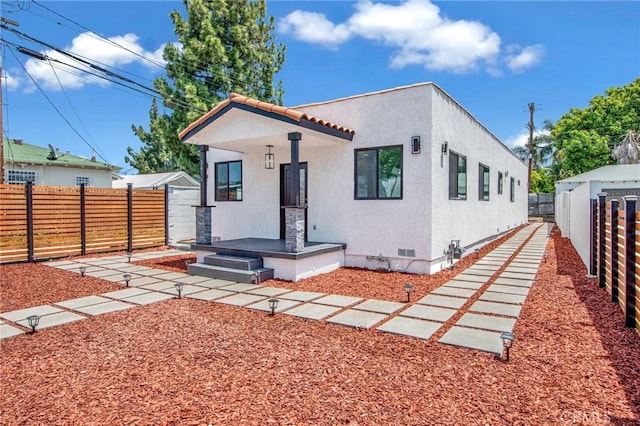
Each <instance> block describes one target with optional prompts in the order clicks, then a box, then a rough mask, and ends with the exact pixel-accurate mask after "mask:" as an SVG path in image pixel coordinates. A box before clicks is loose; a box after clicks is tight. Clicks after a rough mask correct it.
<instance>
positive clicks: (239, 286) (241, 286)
mask: <svg viewBox="0 0 640 426" xmlns="http://www.w3.org/2000/svg"><path fill="white" fill-rule="evenodd" d="M261 287H262V286H260V285H258V284H246V283H235V284H231V285H227V286H224V287H221V288H222V289H223V290H227V291H237V292H243V291H249V290H255V289H257V288H261Z"/></svg>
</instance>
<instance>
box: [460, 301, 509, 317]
mask: <svg viewBox="0 0 640 426" xmlns="http://www.w3.org/2000/svg"><path fill="white" fill-rule="evenodd" d="M521 309H522V306H520V305H509V304H506V303H496V302H486V301H483V300H478V301H477V302H476V303H474V304H473V305H471V307H470V308H469V311H471V312H480V313H484V314H496V315H504V316H507V317H514V318H517V317H518V315H520V310H521Z"/></svg>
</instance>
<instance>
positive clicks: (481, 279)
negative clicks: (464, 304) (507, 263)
mask: <svg viewBox="0 0 640 426" xmlns="http://www.w3.org/2000/svg"><path fill="white" fill-rule="evenodd" d="M491 275H493V274H491ZM491 275H490V276H491ZM455 280H456V281H470V282H473V283H486V282H487V281H489V277H487V276H479V275H471V274H467V273H466V271H465V272H463V273H462V274H458V275H456V277H455Z"/></svg>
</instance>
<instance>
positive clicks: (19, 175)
mask: <svg viewBox="0 0 640 426" xmlns="http://www.w3.org/2000/svg"><path fill="white" fill-rule="evenodd" d="M5 181H6V183H8V184H13V185H24V184H26V183H27V182H32V183H33V184H35V183H36V172H34V171H33V170H7V175H6V179H5Z"/></svg>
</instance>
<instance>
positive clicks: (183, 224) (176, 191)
mask: <svg viewBox="0 0 640 426" xmlns="http://www.w3.org/2000/svg"><path fill="white" fill-rule="evenodd" d="M199 203H200V189H199V188H193V187H181V186H170V187H169V244H175V243H177V242H180V241H186V240H195V238H196V211H195V207H194V206H196V205H198V204H199Z"/></svg>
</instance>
